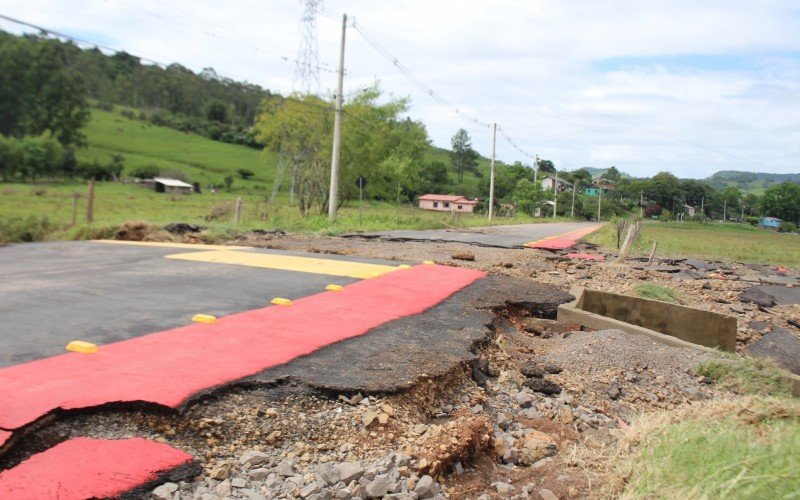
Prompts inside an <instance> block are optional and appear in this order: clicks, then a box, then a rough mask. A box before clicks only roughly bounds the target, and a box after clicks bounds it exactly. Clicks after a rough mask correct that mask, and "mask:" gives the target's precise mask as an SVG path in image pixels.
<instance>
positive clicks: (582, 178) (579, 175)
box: [572, 168, 592, 187]
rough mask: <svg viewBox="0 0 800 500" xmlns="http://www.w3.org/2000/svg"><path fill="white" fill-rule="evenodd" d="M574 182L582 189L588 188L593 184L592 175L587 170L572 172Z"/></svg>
mask: <svg viewBox="0 0 800 500" xmlns="http://www.w3.org/2000/svg"><path fill="white" fill-rule="evenodd" d="M572 182H577V183H578V184H579V185H580V186H581V187H586V186H588V185H589V184H591V183H592V174H591V173H590V172H589V171H588V170H586V169H585V168H579V169H577V170H575V171H574V172H572Z"/></svg>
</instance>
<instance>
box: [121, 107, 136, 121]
mask: <svg viewBox="0 0 800 500" xmlns="http://www.w3.org/2000/svg"><path fill="white" fill-rule="evenodd" d="M119 114H121V115H122V116H124V117H125V118H127V119H129V120H133V119H134V118H136V113H134V112H133V111H132V110H130V109H123V110H122V111H120V113H119Z"/></svg>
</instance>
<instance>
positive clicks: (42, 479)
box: [0, 438, 193, 500]
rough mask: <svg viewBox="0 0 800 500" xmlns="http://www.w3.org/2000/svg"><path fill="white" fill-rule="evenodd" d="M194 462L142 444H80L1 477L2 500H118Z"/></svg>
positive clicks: (36, 457) (159, 446)
mask: <svg viewBox="0 0 800 500" xmlns="http://www.w3.org/2000/svg"><path fill="white" fill-rule="evenodd" d="M192 460H193V458H192V456H191V455H189V454H187V453H184V452H182V451H180V450H176V449H175V448H172V447H171V446H168V445H166V444H161V443H156V442H154V441H148V440H146V439H142V438H133V439H121V440H102V439H90V438H75V439H70V440H69V441H64V442H63V443H60V444H58V445H56V446H54V447H53V448H50V449H49V450H47V451H44V452H42V453H38V454H36V455H33V456H32V457H31V458H29V459H27V460H25V461H24V462H22V463H20V464H19V465H17V466H16V467H14V468H12V469H9V470H6V471H3V472H0V498H7V499H16V498H19V499H23V498H25V499H27V498H30V499H45V498H58V499H59V500H69V499H76V500H78V499H85V498H107V497H116V496H118V495H121V494H123V493H126V492H128V491H131V490H133V489H135V488H136V487H137V486H141V485H143V484H146V483H148V482H150V481H153V480H155V479H157V478H158V477H159V475H160V474H163V473H165V472H168V471H170V470H173V469H175V468H177V467H180V466H183V465H187V464H189V463H190V462H191V461H192Z"/></svg>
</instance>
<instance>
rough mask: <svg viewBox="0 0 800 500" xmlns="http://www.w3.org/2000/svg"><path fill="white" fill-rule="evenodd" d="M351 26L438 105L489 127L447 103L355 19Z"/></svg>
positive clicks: (489, 126)
mask: <svg viewBox="0 0 800 500" xmlns="http://www.w3.org/2000/svg"><path fill="white" fill-rule="evenodd" d="M352 26H353V29H355V30H356V31H357V32H358V33H359V34H360V35H361V36H362V37H363V38H364V40H365V41H366V42H367V43H368V44H369V45H370V46H372V48H373V49H375V51H376V52H378V54H380V55H381V56H382V57H383V58H385V59H386V60H387V61H389V62H390V63H392V64H393V65H394V66H395V67H396V68H397V69H398V70H399V71H400V72H401V73H403V75H404V76H405V77H406V79H408V81H409V82H411V84H412V85H414V86H415V87H416V88H417V89H419V90H420V91H422V92H423V93H425V94H427V95H428V96H430V97H431V98H432V99H433V100H434V101H435V102H436V103H437V104H438V105H439V106H441V107H443V108H444V109H447V110H448V111H451V112H453V113H455V114H456V115H459V116H460V117H462V118H464V119H465V120H468V121H471V122H473V123H475V124H476V125H480V126H483V127H486V128H491V124H490V123H488V122H484V121H481V120H479V119H477V118H475V117H472V116H470V115H469V114H467V113H464V112H463V111H461V110H460V109H459V108H458V107H456V106H453V105H451V104H450V103H448V102H447V101H446V100H445V99H444V98H442V97H441V96H440V95H439V94H438V93H437V92H436V91H435V90H433V89H432V88H431V87H429V86H428V85H426V84H425V82H423V81H422V80H420V79H419V78H418V77H417V76H416V75H414V73H412V72H411V70H410V69H409V68H408V67H406V66H405V65H404V64H403V63H402V62H401V61H400V60H399V59H398V58H397V57H395V56H394V55H393V54H392V53H391V52H389V50H388V49H386V48H385V47H384V46H383V45H381V44H380V42H378V40H377V39H375V37H373V36H372V35H370V34H369V33H368V32H367V31H366V30H365V29H364V27H363V26H361V24H359V23H358V22H356V20H355V19H353V25H352Z"/></svg>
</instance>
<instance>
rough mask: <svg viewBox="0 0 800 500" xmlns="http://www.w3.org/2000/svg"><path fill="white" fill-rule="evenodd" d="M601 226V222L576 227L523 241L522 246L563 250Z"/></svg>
mask: <svg viewBox="0 0 800 500" xmlns="http://www.w3.org/2000/svg"><path fill="white" fill-rule="evenodd" d="M601 227H602V224H601V225H599V226H590V227H585V228H581V229H576V230H575V231H570V232H568V233H564V234H558V235H555V236H550V237H549V238H544V239H541V240H539V241H532V242H530V243H525V245H524V246H526V247H528V248H539V249H541V250H564V249H567V248H570V247H572V246H574V245H575V244H576V243H578V240H580V239H581V238H583V237H584V236H586V235H587V234H589V233H593V232H594V231H597V230H598V229H600V228H601Z"/></svg>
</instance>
